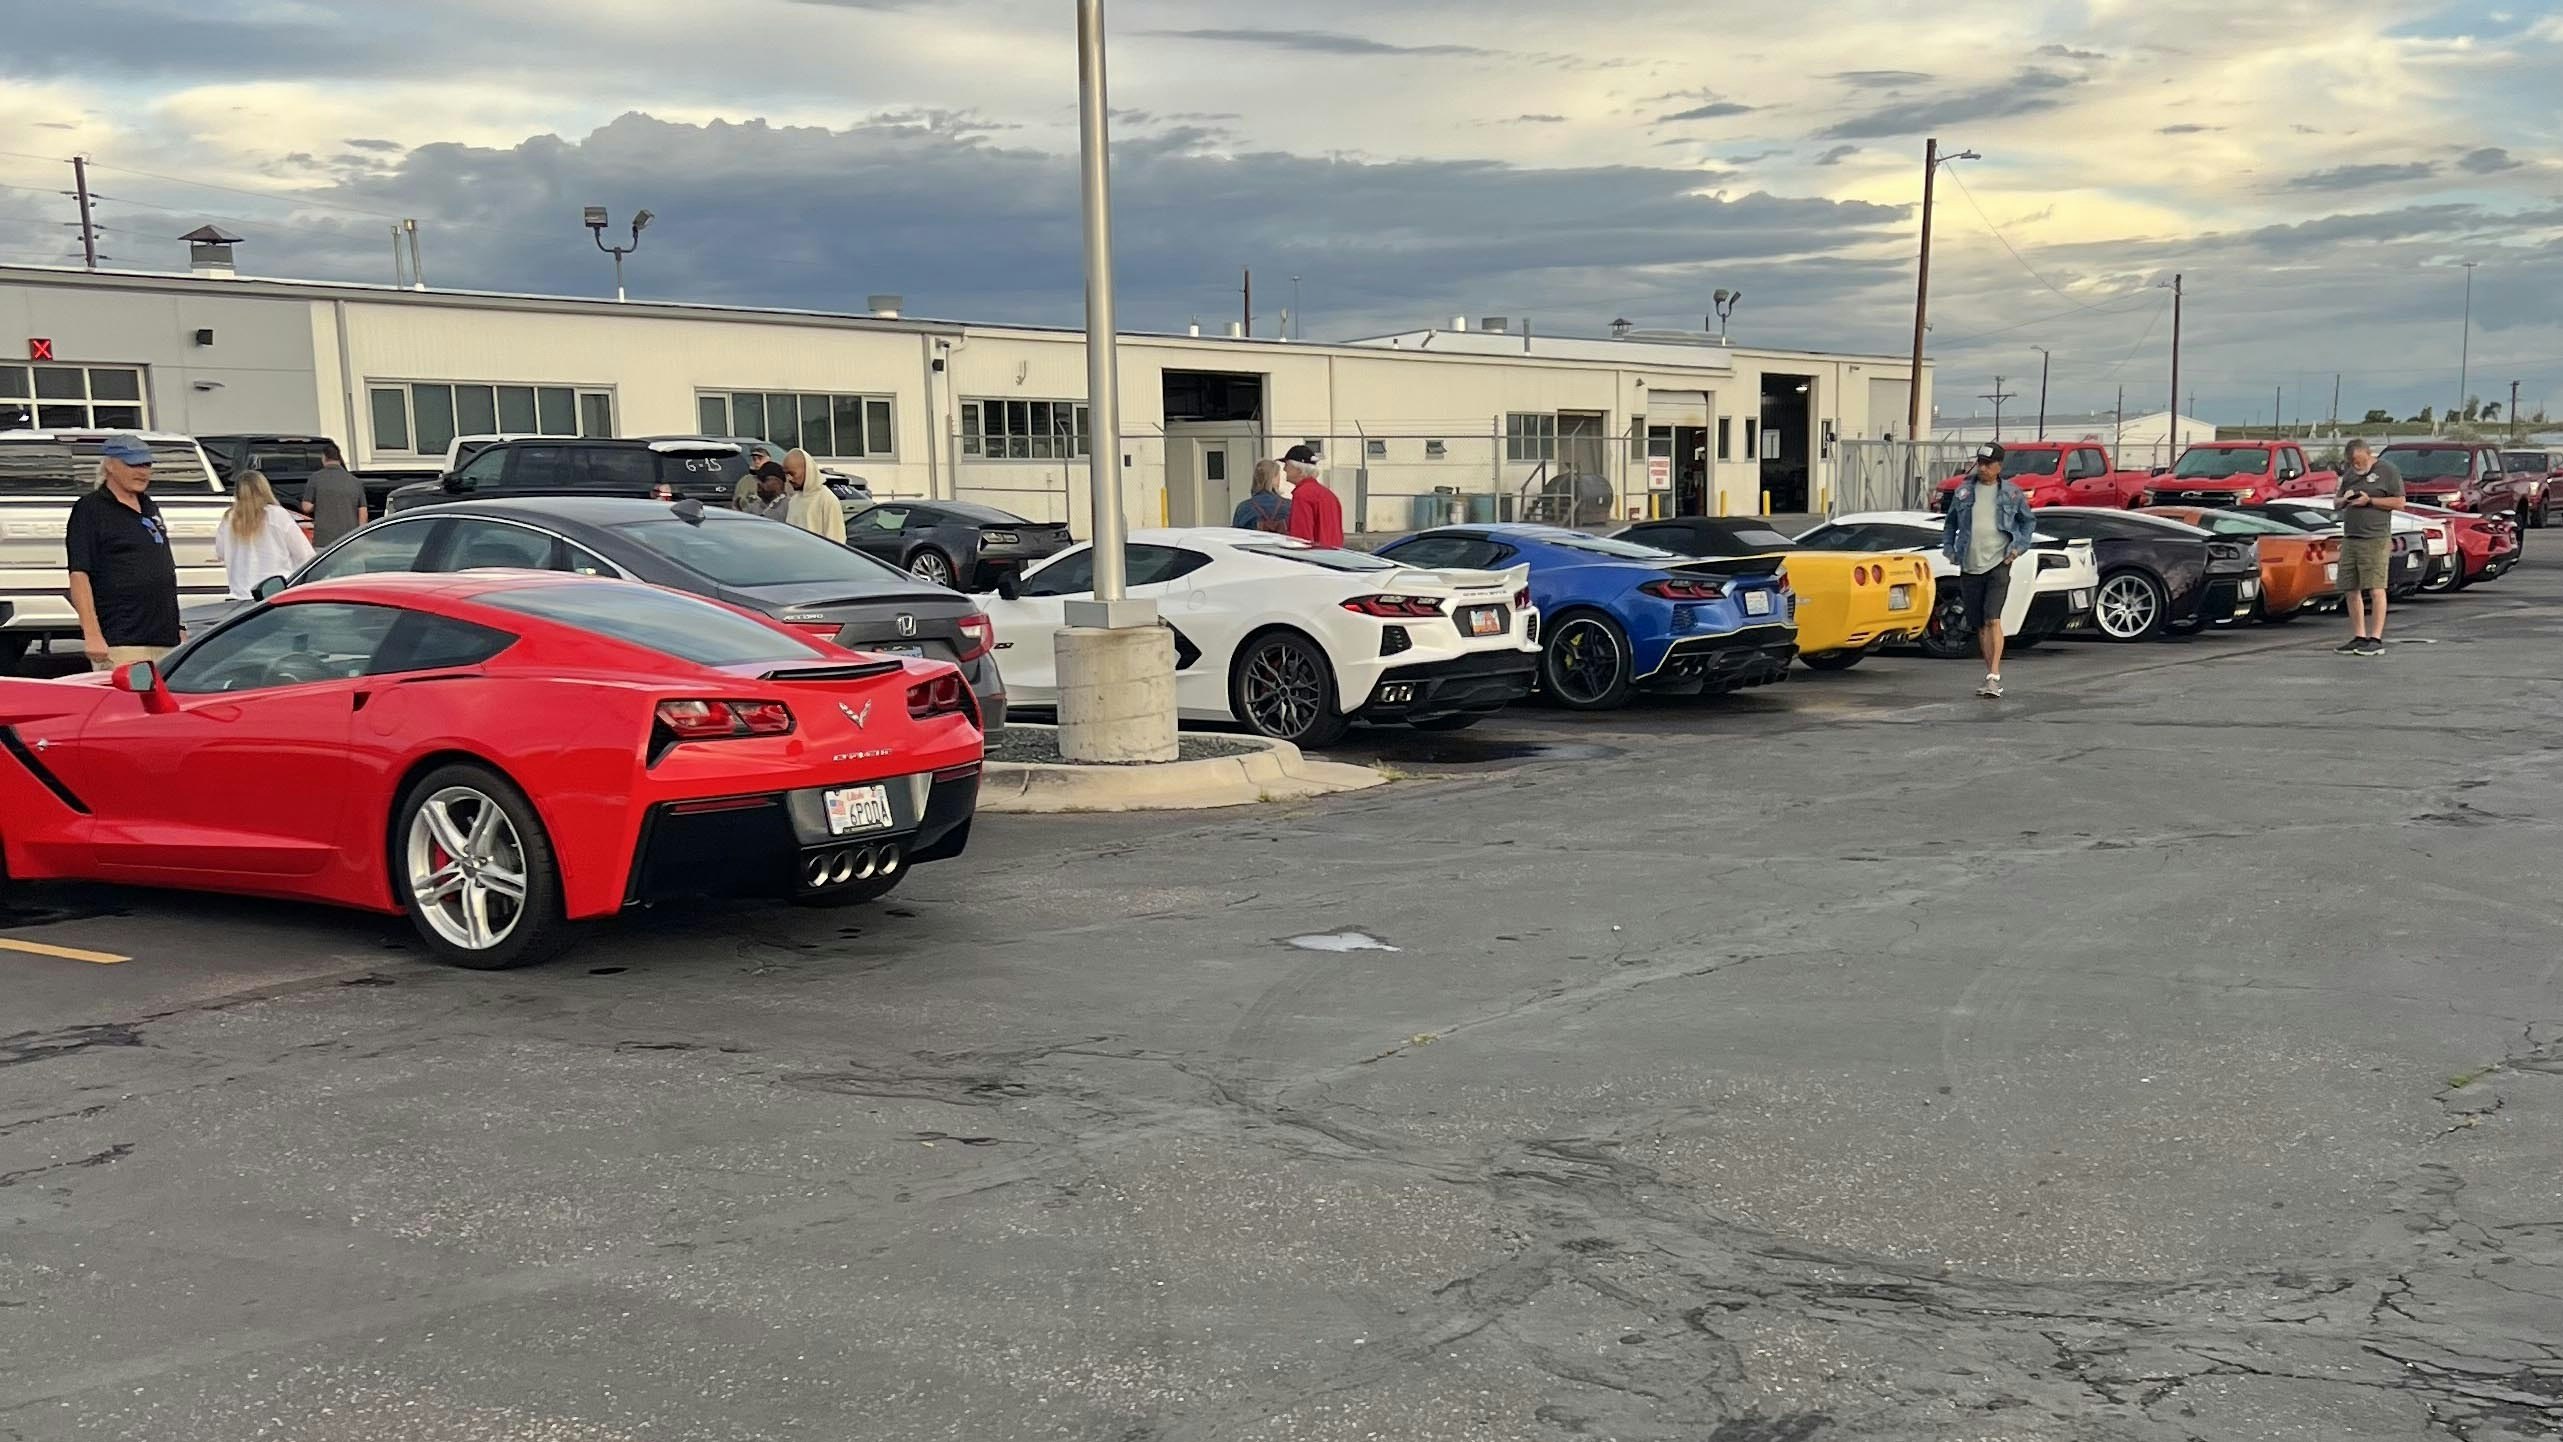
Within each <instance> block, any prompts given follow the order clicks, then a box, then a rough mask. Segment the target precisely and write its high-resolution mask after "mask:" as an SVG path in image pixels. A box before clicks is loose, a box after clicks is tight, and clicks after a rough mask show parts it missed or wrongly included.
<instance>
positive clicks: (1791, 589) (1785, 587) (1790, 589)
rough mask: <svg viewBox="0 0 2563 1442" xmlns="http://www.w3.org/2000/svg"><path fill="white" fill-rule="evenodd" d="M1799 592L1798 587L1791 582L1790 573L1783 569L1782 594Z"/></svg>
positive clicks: (1788, 594) (1781, 579)
mask: <svg viewBox="0 0 2563 1442" xmlns="http://www.w3.org/2000/svg"><path fill="white" fill-rule="evenodd" d="M1797 593H1798V588H1797V587H1795V586H1793V585H1791V584H1789V573H1788V572H1786V571H1782V572H1781V573H1780V594H1781V595H1783V596H1794V595H1796V594H1797Z"/></svg>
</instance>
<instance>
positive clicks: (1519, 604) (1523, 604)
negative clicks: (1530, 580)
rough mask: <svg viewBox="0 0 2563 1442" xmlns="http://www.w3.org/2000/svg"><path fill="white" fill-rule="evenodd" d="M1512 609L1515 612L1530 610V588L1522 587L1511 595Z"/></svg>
mask: <svg viewBox="0 0 2563 1442" xmlns="http://www.w3.org/2000/svg"><path fill="white" fill-rule="evenodd" d="M1513 609H1514V610H1516V611H1527V610H1529V609H1531V588H1530V587H1528V586H1524V587H1523V588H1522V589H1520V590H1518V591H1515V592H1514V593H1513Z"/></svg>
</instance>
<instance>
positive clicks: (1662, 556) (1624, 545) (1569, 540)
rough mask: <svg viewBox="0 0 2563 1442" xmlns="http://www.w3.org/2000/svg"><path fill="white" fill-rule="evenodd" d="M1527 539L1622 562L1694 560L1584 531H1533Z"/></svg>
mask: <svg viewBox="0 0 2563 1442" xmlns="http://www.w3.org/2000/svg"><path fill="white" fill-rule="evenodd" d="M1525 539H1527V540H1533V541H1541V542H1545V543H1546V544H1548V545H1552V546H1563V547H1565V548H1566V549H1567V550H1570V551H1590V552H1592V553H1593V554H1594V555H1597V556H1609V557H1612V558H1613V559H1615V560H1621V561H1678V562H1682V563H1684V564H1688V563H1689V562H1690V561H1692V560H1693V559H1694V558H1693V557H1690V556H1683V555H1676V554H1675V553H1673V552H1671V551H1667V550H1663V549H1660V548H1658V547H1655V546H1641V545H1639V544H1638V543H1637V542H1635V541H1615V540H1612V539H1611V538H1610V537H1608V536H1588V535H1586V534H1584V533H1583V532H1582V531H1532V532H1529V533H1527V535H1526V536H1525Z"/></svg>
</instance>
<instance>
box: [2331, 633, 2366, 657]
mask: <svg viewBox="0 0 2563 1442" xmlns="http://www.w3.org/2000/svg"><path fill="white" fill-rule="evenodd" d="M2332 654H2333V655H2335V656H2363V655H2365V654H2367V638H2366V637H2365V636H2352V637H2350V638H2349V639H2348V640H2346V641H2343V642H2341V643H2340V644H2339V645H2337V646H2334V647H2333V648H2332Z"/></svg>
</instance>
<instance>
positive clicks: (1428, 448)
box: [1424, 441, 1451, 461]
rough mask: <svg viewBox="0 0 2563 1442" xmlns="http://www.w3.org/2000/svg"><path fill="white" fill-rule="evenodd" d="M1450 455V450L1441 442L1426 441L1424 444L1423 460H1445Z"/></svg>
mask: <svg viewBox="0 0 2563 1442" xmlns="http://www.w3.org/2000/svg"><path fill="white" fill-rule="evenodd" d="M1450 454H1451V448H1450V447H1449V446H1448V445H1447V444H1445V443H1443V442H1441V441H1426V442H1425V443H1424V459H1426V460H1428V461H1440V460H1447V459H1449V458H1450Z"/></svg>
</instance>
